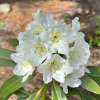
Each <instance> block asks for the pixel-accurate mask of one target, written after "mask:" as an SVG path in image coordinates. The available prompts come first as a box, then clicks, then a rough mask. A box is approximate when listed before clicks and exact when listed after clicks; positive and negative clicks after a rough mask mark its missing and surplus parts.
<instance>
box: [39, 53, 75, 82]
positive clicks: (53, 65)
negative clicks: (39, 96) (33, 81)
mask: <svg viewBox="0 0 100 100" xmlns="http://www.w3.org/2000/svg"><path fill="white" fill-rule="evenodd" d="M38 71H39V72H40V73H43V80H44V82H45V83H49V82H51V81H52V78H54V79H55V80H56V81H58V82H64V80H65V75H67V74H69V73H71V72H72V71H73V68H71V67H68V66H67V64H66V62H65V60H64V59H62V58H61V57H60V56H59V55H56V54H55V55H52V56H51V58H50V59H48V60H46V61H45V62H44V63H43V64H41V65H39V67H38Z"/></svg>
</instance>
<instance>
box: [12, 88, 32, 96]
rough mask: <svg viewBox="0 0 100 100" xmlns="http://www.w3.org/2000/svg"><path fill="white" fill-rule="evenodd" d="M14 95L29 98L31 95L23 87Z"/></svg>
mask: <svg viewBox="0 0 100 100" xmlns="http://www.w3.org/2000/svg"><path fill="white" fill-rule="evenodd" d="M14 94H15V95H17V96H19V97H28V96H30V95H31V94H30V93H29V92H27V91H26V90H25V89H24V88H23V87H21V88H20V89H18V90H17V91H15V92H14Z"/></svg>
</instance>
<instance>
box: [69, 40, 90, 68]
mask: <svg viewBox="0 0 100 100" xmlns="http://www.w3.org/2000/svg"><path fill="white" fill-rule="evenodd" d="M88 48H89V45H88V44H87V43H83V42H82V40H77V41H76V42H75V45H74V46H73V47H71V48H70V51H69V54H67V58H68V59H67V60H68V61H69V64H70V66H71V67H75V68H76V69H78V68H79V66H80V65H84V64H86V63H87V60H88V58H89V56H87V55H89V54H90V53H89V52H87V51H89V49H88ZM88 53H89V54H88Z"/></svg>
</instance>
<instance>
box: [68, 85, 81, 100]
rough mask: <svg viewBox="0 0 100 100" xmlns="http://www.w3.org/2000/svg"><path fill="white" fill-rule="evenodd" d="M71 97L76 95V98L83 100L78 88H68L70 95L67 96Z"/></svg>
mask: <svg viewBox="0 0 100 100" xmlns="http://www.w3.org/2000/svg"><path fill="white" fill-rule="evenodd" d="M69 95H75V96H77V97H79V99H80V100H82V97H81V93H80V91H79V90H77V89H76V88H71V87H68V94H67V96H69Z"/></svg>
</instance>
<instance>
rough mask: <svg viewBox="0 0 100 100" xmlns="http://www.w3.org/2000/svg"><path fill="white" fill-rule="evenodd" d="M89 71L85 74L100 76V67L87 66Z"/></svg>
mask: <svg viewBox="0 0 100 100" xmlns="http://www.w3.org/2000/svg"><path fill="white" fill-rule="evenodd" d="M87 68H88V69H89V71H90V72H91V73H87V74H86V75H91V76H97V77H100V67H91V66H88V67H87Z"/></svg>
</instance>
